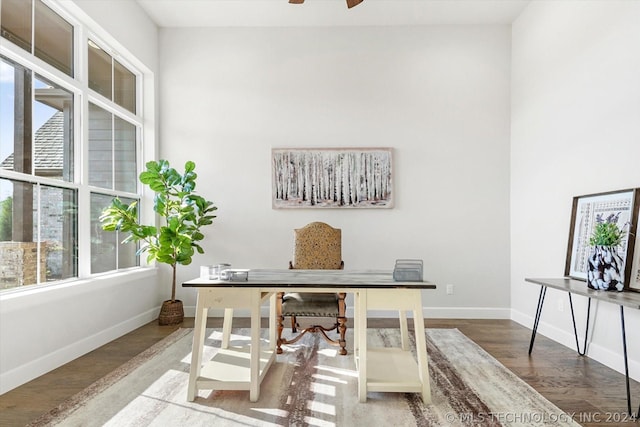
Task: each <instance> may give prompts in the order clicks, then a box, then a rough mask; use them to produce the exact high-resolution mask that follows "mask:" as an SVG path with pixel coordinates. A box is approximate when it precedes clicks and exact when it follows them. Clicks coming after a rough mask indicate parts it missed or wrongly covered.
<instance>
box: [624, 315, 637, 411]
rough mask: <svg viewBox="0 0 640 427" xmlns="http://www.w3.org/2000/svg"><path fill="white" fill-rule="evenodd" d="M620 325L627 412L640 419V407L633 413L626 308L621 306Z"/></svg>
mask: <svg viewBox="0 0 640 427" xmlns="http://www.w3.org/2000/svg"><path fill="white" fill-rule="evenodd" d="M620 325H621V326H622V353H623V355H624V375H625V380H626V384H627V411H628V412H629V415H631V416H632V417H633V418H635V419H637V418H638V417H640V406H638V412H637V413H636V414H634V413H633V412H632V411H631V386H630V384H629V360H628V358H627V334H626V330H625V326H624V306H622V305H621V306H620Z"/></svg>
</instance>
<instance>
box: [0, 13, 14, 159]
mask: <svg viewBox="0 0 640 427" xmlns="http://www.w3.org/2000/svg"><path fill="white" fill-rule="evenodd" d="M3 16H4V15H3ZM14 74H15V68H14V67H13V64H11V63H9V62H7V61H5V60H4V58H2V57H0V168H2V169H8V170H13V138H14V127H15V126H18V125H19V124H18V122H17V120H16V117H15V114H14V101H15V82H14Z"/></svg>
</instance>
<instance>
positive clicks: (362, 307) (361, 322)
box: [355, 289, 367, 403]
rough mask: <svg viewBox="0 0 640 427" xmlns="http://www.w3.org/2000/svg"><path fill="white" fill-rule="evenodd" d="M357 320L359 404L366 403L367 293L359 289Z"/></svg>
mask: <svg viewBox="0 0 640 427" xmlns="http://www.w3.org/2000/svg"><path fill="white" fill-rule="evenodd" d="M356 308H357V313H356V318H357V319H358V329H357V331H355V332H356V333H357V334H358V335H357V337H355V340H356V341H357V343H358V356H359V357H358V396H359V398H360V402H362V403H364V402H366V401H367V291H366V289H361V290H360V291H359V292H358V303H357V304H356Z"/></svg>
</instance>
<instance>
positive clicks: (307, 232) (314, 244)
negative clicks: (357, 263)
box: [289, 222, 344, 270]
mask: <svg viewBox="0 0 640 427" xmlns="http://www.w3.org/2000/svg"><path fill="white" fill-rule="evenodd" d="M294 231H295V237H294V239H295V241H294V250H293V261H292V262H290V263H289V268H293V269H298V270H340V269H342V268H343V266H344V263H343V262H342V230H340V229H339V228H333V227H331V226H330V225H328V224H325V223H324V222H312V223H310V224H307V225H305V226H304V227H302V228H298V229H296V230H294Z"/></svg>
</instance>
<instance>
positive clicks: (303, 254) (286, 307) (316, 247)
mask: <svg viewBox="0 0 640 427" xmlns="http://www.w3.org/2000/svg"><path fill="white" fill-rule="evenodd" d="M294 231H295V242H294V253H293V261H290V262H289V268H290V269H299V270H342V269H343V268H344V262H343V261H342V231H341V230H340V229H339V228H333V227H331V226H330V225H328V224H325V223H323V222H312V223H310V224H307V225H306V226H304V227H303V228H300V229H296V230H294ZM345 296H346V294H345V293H311V292H310V293H302V292H279V293H278V295H277V299H276V319H277V321H278V341H277V353H278V354H281V353H282V348H281V346H282V344H293V343H295V342H296V341H298V340H299V339H300V338H302V337H303V336H304V334H306V333H307V332H317V333H320V334H322V336H323V337H324V338H325V339H326V340H327V342H329V343H331V344H333V345H336V346H340V354H342V355H345V354H347V350H346V348H345V347H346V341H345V334H346V332H347V318H346V314H345V312H346V305H345ZM285 316H289V317H291V332H292V333H294V334H295V333H297V332H298V328H299V324H298V323H297V320H296V319H297V317H315V318H320V317H324V318H327V317H331V318H335V324H334V325H333V327H331V328H326V327H324V326H322V325H312V326H309V327H308V328H305V329H304V330H302V331H301V332H300V333H299V334H298V335H297V336H295V337H293V338H291V339H288V340H287V339H284V338H282V330H283V329H284V326H283V323H284V318H285ZM333 330H337V331H338V332H339V334H340V337H339V339H336V340H334V339H331V338H329V336H328V335H327V332H329V331H333Z"/></svg>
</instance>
